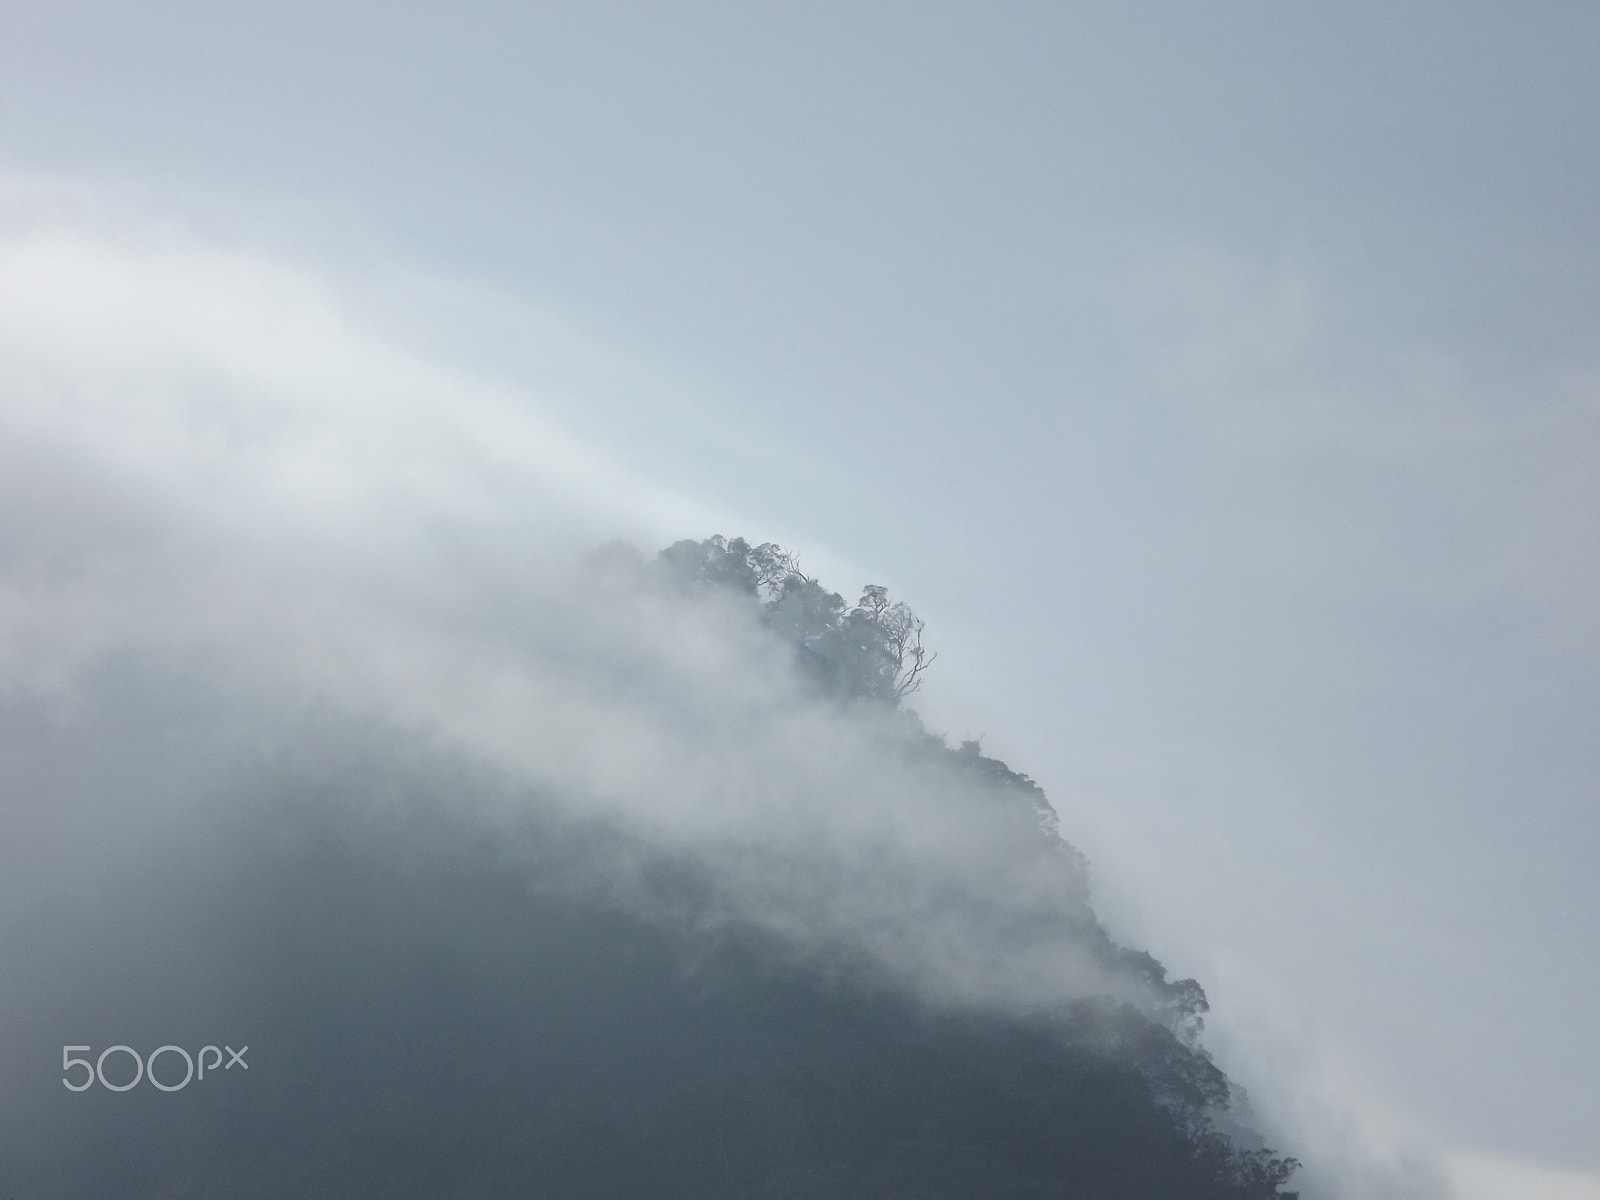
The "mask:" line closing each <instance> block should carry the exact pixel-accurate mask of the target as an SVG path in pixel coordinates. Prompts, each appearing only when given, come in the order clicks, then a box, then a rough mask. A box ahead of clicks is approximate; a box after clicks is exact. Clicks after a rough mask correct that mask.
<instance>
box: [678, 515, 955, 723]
mask: <svg viewBox="0 0 1600 1200" xmlns="http://www.w3.org/2000/svg"><path fill="white" fill-rule="evenodd" d="M660 561H661V563H662V565H663V567H664V568H665V569H666V571H667V572H668V574H669V575H670V576H671V577H672V578H674V579H675V580H677V581H679V582H680V583H682V584H684V585H685V586H690V587H724V588H729V589H732V590H734V591H739V592H744V593H746V594H747V595H749V596H751V597H752V598H754V599H755V600H756V601H757V603H759V604H760V605H761V607H762V614H763V620H764V621H765V622H766V623H767V625H768V626H769V627H770V628H771V629H772V630H773V632H775V633H777V634H778V635H779V636H781V637H783V638H784V639H786V640H787V641H789V642H790V643H792V644H793V645H794V647H795V651H796V661H797V666H798V667H799V669H800V671H801V672H802V673H803V674H804V675H805V676H806V677H807V678H809V679H811V680H812V681H813V682H814V683H815V684H816V685H817V686H818V687H819V688H820V689H821V690H822V691H823V692H825V693H827V694H829V695H832V696H836V697H838V698H841V699H846V700H860V699H869V700H880V701H884V702H887V703H889V704H898V703H899V702H900V701H901V700H902V699H904V698H905V697H906V696H908V695H910V694H911V693H913V692H915V691H916V690H917V689H919V688H920V687H921V686H922V675H923V672H924V671H926V670H927V668H928V667H929V666H930V665H931V664H932V663H933V660H934V658H935V657H936V656H935V655H933V654H930V653H929V652H928V651H927V650H926V649H925V648H924V646H923V641H922V633H923V622H922V619H921V618H920V617H918V616H917V615H916V613H914V612H912V611H911V609H910V607H909V606H908V605H907V604H906V603H905V602H904V601H901V600H895V599H892V598H891V597H890V596H889V592H888V589H886V588H884V587H882V586H880V585H879V584H875V583H869V584H867V585H866V587H864V588H863V589H862V591H861V597H860V599H858V600H857V601H856V602H855V604H854V605H850V604H847V603H846V602H845V600H844V597H843V596H841V595H839V593H837V592H830V591H828V590H827V589H826V588H824V587H823V586H822V585H821V584H819V583H818V582H817V581H816V580H815V579H813V578H811V577H810V576H809V575H806V574H805V573H804V572H802V571H801V570H800V567H799V564H798V562H797V561H796V559H795V557H794V555H793V554H791V553H789V551H787V550H785V549H783V548H782V547H781V546H778V545H775V544H774V543H772V542H766V543H763V544H762V545H759V546H752V545H750V543H749V542H747V541H745V539H744V538H734V539H732V540H731V541H730V540H729V539H727V538H725V537H723V536H721V535H720V534H718V535H716V536H714V537H709V538H707V539H705V541H702V542H695V541H688V540H685V541H681V542H675V543H673V544H672V545H671V546H669V547H667V548H666V549H665V550H663V551H662V552H661V555H660Z"/></svg>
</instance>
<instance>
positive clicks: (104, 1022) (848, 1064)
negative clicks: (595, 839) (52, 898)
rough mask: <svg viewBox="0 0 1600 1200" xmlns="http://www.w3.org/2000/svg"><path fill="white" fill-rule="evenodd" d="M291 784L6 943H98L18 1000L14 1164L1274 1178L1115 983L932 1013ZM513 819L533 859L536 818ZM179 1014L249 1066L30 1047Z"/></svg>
mask: <svg viewBox="0 0 1600 1200" xmlns="http://www.w3.org/2000/svg"><path fill="white" fill-rule="evenodd" d="M315 810H316V815H312V813H313V810H312V807H311V806H307V805H302V804H289V805H288V806H284V805H282V804H280V805H278V806H276V807H274V808H273V809H271V810H265V811H262V812H261V813H259V814H258V819H259V820H260V821H262V822H266V821H269V820H270V828H269V827H267V825H265V824H251V825H249V826H246V827H243V828H235V829H233V830H232V831H231V832H230V834H229V836H228V838H227V839H226V842H225V843H224V844H225V848H226V853H225V854H218V853H217V849H218V840H217V839H216V838H215V837H209V838H207V839H206V843H205V844H206V846H207V847H208V851H207V853H208V854H209V856H210V861H211V862H212V863H213V864H216V865H215V866H213V867H212V868H210V869H208V868H206V867H204V866H201V865H200V864H201V862H202V861H203V860H201V859H200V858H198V857H197V856H195V855H190V854H180V855H178V856H176V857H175V859H174V860H173V862H172V863H169V864H168V865H167V869H165V870H164V871H163V872H162V878H161V880H160V881H159V882H155V883H153V882H152V881H150V880H148V879H145V880H138V881H130V882H129V883H128V884H127V885H125V886H124V887H123V888H122V889H120V890H113V891H112V892H110V893H109V894H108V895H107V896H106V897H105V902H104V904H103V905H101V906H97V907H96V908H95V909H93V910H92V911H89V912H83V913H79V914H77V915H76V916H75V917H71V918H66V919H63V918H62V917H61V916H60V915H59V914H58V915H57V917H56V918H55V919H53V920H52V921H51V922H50V923H49V929H48V932H49V934H50V935H51V940H50V942H49V943H45V942H43V941H42V940H40V939H38V938H34V939H28V938H26V937H16V938H14V939H13V940H12V942H11V944H10V945H8V946H7V947H6V951H7V954H8V957H9V958H10V960H11V961H12V962H13V963H17V964H20V963H23V962H25V963H26V964H27V966H28V967H30V968H31V969H33V970H34V971H38V972H42V973H44V974H45V975H46V976H48V977H53V978H57V979H59V978H62V977H63V974H64V973H65V972H66V971H68V970H69V969H70V967H69V963H70V962H84V963H93V964H95V966H94V968H93V970H91V971H86V972H85V977H84V978H83V979H82V983H83V986H82V987H81V988H78V989H74V990H73V991H71V992H70V993H68V994H66V995H57V996H54V997H52V1002H51V1003H50V1004H49V1005H47V1006H45V1007H44V1008H42V1009H34V1010H33V1011H29V1012H22V1011H19V1010H18V1009H16V1008H13V1009H12V1010H11V1021H12V1022H13V1024H12V1027H11V1029H10V1030H9V1031H8V1032H9V1034H11V1035H12V1036H10V1037H8V1038H7V1041H8V1043H12V1042H14V1041H15V1040H16V1039H15V1036H14V1035H16V1034H18V1033H20V1032H22V1027H24V1026H25V1027H26V1032H27V1034H28V1036H27V1037H26V1038H25V1039H23V1040H24V1041H25V1043H26V1047H27V1048H28V1049H31V1050H34V1051H35V1053H34V1054H31V1055H29V1057H30V1058H32V1059H33V1060H34V1061H32V1062H30V1063H26V1064H23V1063H15V1062H9V1063H8V1064H7V1066H8V1068H11V1069H17V1068H20V1069H22V1070H25V1071H26V1072H27V1073H28V1075H29V1076H36V1077H37V1078H36V1079H32V1080H30V1081H31V1082H33V1083H35V1084H36V1085H37V1086H35V1087H30V1088H29V1089H28V1090H29V1092H30V1093H31V1094H33V1095H34V1096H36V1097H38V1098H39V1099H40V1100H41V1101H42V1102H41V1103H38V1104H36V1105H34V1106H31V1107H30V1108H29V1110H28V1111H26V1112H12V1113H8V1114H6V1117H7V1122H6V1123H7V1128H6V1131H5V1134H4V1139H3V1140H4V1146H5V1158H4V1161H3V1163H0V1181H3V1182H4V1185H5V1186H6V1187H7V1188H9V1189H10V1190H9V1191H8V1193H7V1194H8V1195H11V1194H14V1195H16V1196H17V1197H18V1200H28V1198H30V1197H34V1196H40V1197H43V1196H56V1197H104V1196H113V1195H114V1196H119V1197H157V1196H196V1197H200V1196H205V1197H212V1196H216V1197H224V1196H241V1197H243V1196H261V1197H269V1196H271V1197H290V1196H346V1197H365V1196H373V1197H377V1196H418V1197H421V1196H429V1197H432V1196H507V1195H526V1196H551V1197H617V1198H623V1197H663V1198H665V1197H685V1198H689V1197H712V1196H728V1197H734V1196H741V1197H742V1196H750V1197H755V1196H763V1197H802V1196H804V1197H812V1196H815V1197H824V1196H826V1197H889V1196H904V1197H913V1196H915V1197H928V1198H933V1197H973V1198H976V1197H1012V1196H1014V1197H1045V1196H1067V1195H1070V1196H1075V1197H1105V1198H1108V1200H1109V1198H1111V1197H1129V1198H1132V1197H1193V1198H1195V1200H1205V1198H1210V1197H1216V1198H1218V1200H1222V1198H1224V1197H1230V1198H1231V1197H1239V1198H1243V1197H1261V1196H1269V1195H1274V1194H1276V1190H1275V1189H1274V1187H1273V1186H1272V1182H1273V1180H1274V1179H1275V1178H1276V1174H1275V1172H1274V1170H1273V1169H1272V1168H1271V1167H1270V1165H1268V1164H1266V1163H1264V1162H1262V1161H1260V1160H1259V1159H1251V1158H1247V1157H1242V1156H1239V1155H1237V1154H1235V1153H1233V1152H1232V1151H1231V1150H1230V1149H1229V1148H1228V1147H1227V1146H1226V1145H1225V1144H1224V1143H1223V1142H1222V1141H1221V1139H1220V1138H1218V1137H1216V1136H1215V1135H1214V1134H1211V1133H1209V1132H1207V1130H1206V1127H1205V1123H1204V1121H1205V1118H1204V1112H1205V1109H1206V1106H1207V1104H1208V1102H1211V1101H1214V1100H1215V1099H1216V1089H1217V1088H1218V1087H1219V1086H1224V1085H1222V1084H1221V1080H1220V1077H1219V1076H1218V1075H1216V1074H1215V1072H1214V1069H1211V1068H1210V1066H1209V1064H1208V1063H1205V1062H1204V1061H1203V1060H1200V1059H1197V1058H1196V1057H1195V1056H1194V1054H1193V1051H1192V1050H1190V1049H1189V1048H1188V1047H1186V1046H1184V1045H1183V1044H1182V1042H1181V1041H1180V1040H1179V1039H1178V1038H1176V1037H1175V1036H1174V1035H1173V1034H1172V1033H1170V1032H1169V1031H1167V1030H1166V1029H1164V1028H1162V1027H1160V1026H1159V1025H1157V1024H1155V1023H1153V1022H1152V1021H1150V1020H1149V1019H1147V1018H1146V1017H1143V1016H1141V1015H1140V1014H1138V1013H1136V1012H1135V1011H1134V1010H1133V1009H1131V1008H1128V1007H1126V1006H1119V1005H1115V1004H1112V1003H1110V1002H1106V1001H1102V1002H1091V1001H1084V1002H1078V1003H1076V1004H1073V1005H1069V1006H1064V1007H1063V1008H1062V1009H1061V1010H1060V1011H1058V1012H1054V1013H1050V1014H1041V1015H1040V1016H1038V1017H1037V1018H1035V1019H1031V1020H1025V1021H1018V1020H1002V1019H999V1018H996V1017H985V1016H982V1015H978V1014H971V1013H966V1014H959V1013H949V1012H945V1013H939V1012H931V1011H928V1010H926V1009H924V1008H922V1007H920V1006H918V1005H917V1004H916V1003H914V1002H912V1001H910V1000H908V999H907V998H905V997H904V996H903V995H900V994H898V993H897V992H896V991H894V990H893V989H890V988H888V987H886V986H884V985H883V984H882V983H881V982H879V981H876V980H875V979H874V977H873V975H872V973H871V972H870V970H868V969H867V968H866V967H865V966H864V965H862V964H859V963H849V962H841V961H837V960H834V961H829V962H819V961H816V960H804V959H801V960H797V959H795V958H794V957H793V956H791V955H789V954H787V953H786V952H785V949H784V948H783V947H781V946H778V945H774V944H772V943H771V942H770V941H768V940H766V939H763V938H762V937H760V936H759V935H757V934H755V933H753V932H751V931H748V930H741V929H739V928H737V927H732V928H730V927H724V928H722V929H720V930H719V931H717V932H715V933H709V932H703V933H699V934H696V933H691V932H686V931H684V930H682V929H680V928H672V927H670V926H665V925H663V924H661V923H658V922H653V921H646V920H643V919H641V918H639V917H636V916H631V915H628V914H626V913H623V912H619V911H617V910H615V909H611V908H608V907H607V906H605V905H603V904H600V903H596V902H594V901H593V900H590V901H582V900H577V899H574V898H573V897H571V896H570V895H561V894H557V893H553V892H549V891H544V890H541V889H540V888H539V886H538V879H539V876H540V872H539V869H538V867H537V864H536V863H533V864H530V860H529V859H528V857H527V856H511V857H508V856H506V855H505V854H504V852H503V850H491V849H489V848H488V847H487V845H485V844H484V843H482V842H481V841H480V840H479V839H477V838H476V837H475V836H474V834H473V831H472V829H471V827H470V824H467V825H463V824H462V823H461V822H460V821H459V819H452V820H451V821H449V822H446V821H444V820H443V819H442V818H438V819H435V818H434V817H433V816H430V817H427V818H424V817H422V816H421V815H420V814H419V811H418V810H415V809H414V810H412V816H411V819H410V820H408V822H407V823H406V824H405V825H404V826H396V825H392V824H390V822H389V821H388V820H387V819H385V818H377V817H374V816H373V815H372V814H371V813H370V812H369V813H366V814H363V813H361V812H359V811H358V810H354V809H340V808H337V807H336V808H330V807H329V806H328V803H327V801H326V799H321V800H319V801H318V803H317V805H316V806H315ZM335 814H342V815H335ZM402 829H403V830H404V832H401V830H402ZM385 830H387V832H385ZM535 832H537V833H538V835H539V839H540V844H541V846H542V849H541V850H539V851H538V852H537V853H536V854H535V858H537V857H538V856H539V855H542V854H543V853H547V852H550V851H551V850H552V849H553V847H552V845H551V843H550V841H549V838H550V837H551V836H561V835H553V834H552V831H551V830H549V829H544V830H540V831H532V830H530V831H528V832H527V833H526V834H525V835H524V836H533V835H534V833H535ZM565 836H567V837H570V838H577V837H578V835H577V834H576V833H575V832H574V831H568V833H567V834H566V835H565ZM498 844H499V845H501V846H504V845H505V842H504V840H503V839H500V840H498ZM579 850H580V847H579V845H578V842H577V841H576V840H574V841H572V842H569V843H568V844H567V845H566V846H565V847H564V848H563V849H562V850H561V851H560V852H561V853H563V854H567V853H571V852H574V851H579ZM185 862H187V863H188V864H189V865H188V866H183V865H181V864H183V863H185ZM530 867H531V869H530ZM670 874H671V872H668V871H663V872H662V878H663V883H662V886H664V887H671V886H676V885H675V883H674V881H672V880H670V879H668V878H667V876H669V875H670ZM530 879H531V880H532V882H533V886H531V887H530ZM63 935H65V936H66V937H67V938H68V942H67V945H68V946H69V947H70V950H69V951H68V952H63V950H62V945H63V943H62V942H61V940H60V939H61V938H62V936H63ZM135 945H136V946H137V947H138V948H139V952H138V954H137V955H130V954H129V952H128V949H127V948H128V947H130V946H135ZM151 961H159V962H160V963H161V964H162V967H163V969H162V970H161V971H160V972H158V973H157V974H156V975H155V976H154V977H151V976H150V975H149V974H148V973H147V972H146V971H145V970H144V968H145V967H147V966H148V964H149V963H150V962H151ZM188 1031H193V1032H192V1033H190V1034H189V1036H188V1037H185V1036H184V1034H185V1032H188ZM201 1040H204V1041H208V1042H216V1043H217V1044H219V1045H220V1044H222V1043H224V1042H229V1043H231V1044H232V1045H234V1046H235V1047H238V1046H239V1045H241V1044H243V1043H244V1042H248V1043H249V1044H250V1047H251V1049H250V1051H249V1054H248V1061H249V1063H250V1069H249V1074H248V1075H247V1076H246V1075H245V1074H244V1073H243V1072H242V1071H241V1070H239V1069H233V1070H231V1071H230V1072H229V1073H225V1074H220V1073H215V1072H213V1074H212V1076H211V1077H209V1078H207V1079H206V1080H205V1081H203V1082H196V1083H191V1084H190V1085H189V1086H188V1087H187V1088H185V1089H184V1090H183V1091H181V1092H176V1093H171V1094H163V1093H160V1092H157V1091H153V1090H152V1089H150V1088H149V1087H147V1086H144V1085H141V1086H140V1087H138V1088H135V1089H134V1090H133V1091H130V1092H128V1093H126V1094H122V1095H113V1094H107V1093H105V1092H103V1091H101V1090H100V1089H98V1088H96V1089H95V1090H93V1091H91V1092H89V1093H85V1094H82V1095H74V1094H70V1093H68V1092H66V1090H65V1089H64V1088H62V1087H61V1085H60V1083H59V1082H58V1080H57V1078H56V1077H57V1076H58V1075H59V1074H60V1072H59V1070H58V1064H57V1063H55V1062H53V1061H51V1059H52V1058H53V1051H54V1047H55V1046H56V1045H61V1044H83V1043H89V1044H92V1045H93V1046H94V1047H95V1052H96V1053H98V1051H99V1050H100V1049H101V1048H102V1047H103V1046H105V1045H109V1044H112V1042H113V1041H117V1042H127V1043H129V1044H132V1045H134V1046H135V1047H136V1048H139V1049H140V1050H141V1051H142V1052H144V1053H148V1052H149V1050H151V1049H154V1048H155V1046H156V1045H158V1044H165V1043H167V1042H171V1041H175V1042H180V1043H187V1042H189V1041H194V1042H196V1045H194V1046H192V1047H190V1049H191V1050H194V1049H198V1043H199V1041H201ZM40 1046H43V1047H45V1050H46V1051H47V1052H48V1053H47V1052H39V1051H38V1049H37V1048H38V1047H40ZM14 1054H15V1049H14V1048H13V1047H11V1046H8V1057H9V1056H11V1055H14ZM110 1067H111V1064H108V1072H109V1070H110ZM163 1069H164V1072H165V1074H166V1077H167V1078H169V1079H172V1078H175V1077H176V1076H177V1075H179V1074H181V1070H182V1068H181V1065H180V1064H179V1063H178V1062H177V1061H176V1060H174V1059H171V1058H170V1057H169V1058H168V1059H166V1060H164V1062H163ZM130 1071H131V1068H130Z"/></svg>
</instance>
